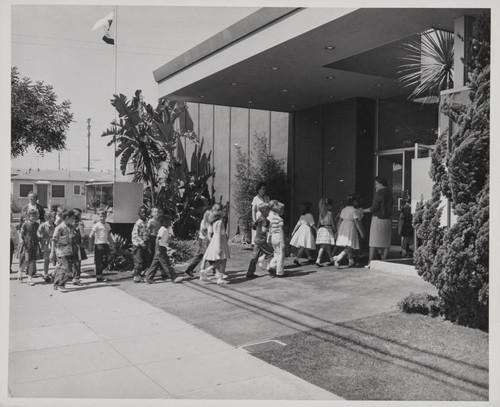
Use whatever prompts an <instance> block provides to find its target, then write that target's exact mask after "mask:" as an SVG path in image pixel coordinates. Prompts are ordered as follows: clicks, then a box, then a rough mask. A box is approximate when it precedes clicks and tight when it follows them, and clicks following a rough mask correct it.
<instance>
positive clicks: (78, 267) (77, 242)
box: [72, 209, 87, 285]
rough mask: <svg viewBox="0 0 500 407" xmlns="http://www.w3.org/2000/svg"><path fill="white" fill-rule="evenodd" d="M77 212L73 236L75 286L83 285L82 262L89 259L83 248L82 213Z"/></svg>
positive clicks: (76, 210) (73, 282)
mask: <svg viewBox="0 0 500 407" xmlns="http://www.w3.org/2000/svg"><path fill="white" fill-rule="evenodd" d="M73 211H74V212H75V224H74V235H73V243H72V244H73V256H74V258H73V281H72V284H73V285H82V283H81V282H80V274H81V272H82V260H86V259H87V254H86V253H85V249H84V248H83V235H84V233H85V232H84V230H85V229H84V228H85V227H84V224H83V222H82V221H81V218H82V211H81V210H80V209H73Z"/></svg>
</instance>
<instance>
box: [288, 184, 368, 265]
mask: <svg viewBox="0 0 500 407" xmlns="http://www.w3.org/2000/svg"><path fill="white" fill-rule="evenodd" d="M345 203H346V205H345V207H344V208H343V209H342V210H341V211H340V214H339V216H338V218H337V219H335V218H334V216H333V214H332V200H331V199H330V198H322V199H320V201H319V204H318V208H319V219H318V222H317V223H315V222H314V217H313V215H312V214H311V207H312V205H311V203H310V202H305V203H304V204H303V205H302V210H301V211H302V215H301V216H300V219H299V221H298V222H297V224H296V225H295V228H294V230H293V232H292V238H291V241H290V245H292V246H294V247H296V248H297V249H298V252H297V257H296V259H295V260H294V263H295V264H296V265H300V262H299V259H300V258H301V257H302V256H303V254H304V252H305V253H306V254H307V257H308V261H309V262H311V263H312V262H313V261H314V259H313V257H312V251H313V250H316V248H317V247H318V254H317V257H316V260H315V263H316V266H317V267H323V264H322V262H321V260H322V257H323V254H324V253H326V255H327V257H328V260H329V263H328V264H329V265H335V267H337V268H338V267H340V262H341V261H342V260H343V259H344V258H345V257H347V259H348V267H352V266H354V265H355V262H354V252H355V250H359V249H360V239H362V238H364V236H365V232H364V230H363V226H362V223H361V219H362V217H363V211H362V209H360V205H359V199H358V197H357V195H355V194H353V195H349V196H348V197H347V199H346V202H345ZM335 247H341V248H343V250H342V251H341V252H340V254H338V255H336V256H334V255H333V250H334V248H335Z"/></svg>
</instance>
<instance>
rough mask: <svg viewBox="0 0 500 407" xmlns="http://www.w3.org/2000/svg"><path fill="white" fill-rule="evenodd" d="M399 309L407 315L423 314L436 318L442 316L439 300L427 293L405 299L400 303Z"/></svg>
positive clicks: (411, 295) (411, 294)
mask: <svg viewBox="0 0 500 407" xmlns="http://www.w3.org/2000/svg"><path fill="white" fill-rule="evenodd" d="M398 307H399V309H400V310H401V311H403V312H406V313H407V314H423V315H430V316H432V317H436V316H438V315H440V314H441V307H440V301H439V298H438V297H436V296H434V295H430V294H427V293H422V294H414V293H410V295H409V296H408V297H406V298H403V299H402V300H401V301H400V302H398Z"/></svg>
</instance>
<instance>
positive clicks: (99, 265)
mask: <svg viewBox="0 0 500 407" xmlns="http://www.w3.org/2000/svg"><path fill="white" fill-rule="evenodd" d="M98 214H99V220H98V221H97V222H96V223H94V225H93V226H92V230H91V231H90V234H89V246H90V247H92V240H94V263H95V277H96V281H97V282H106V281H107V280H106V279H105V278H104V277H103V271H104V269H105V268H106V267H107V266H108V264H109V261H110V248H109V243H110V242H109V240H110V236H109V235H110V233H111V226H109V223H106V217H107V212H106V211H105V210H100V211H99V212H98Z"/></svg>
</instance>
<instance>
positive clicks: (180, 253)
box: [168, 237, 196, 263]
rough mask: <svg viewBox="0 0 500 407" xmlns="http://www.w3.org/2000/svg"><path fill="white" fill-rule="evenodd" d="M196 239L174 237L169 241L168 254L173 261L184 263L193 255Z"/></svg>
mask: <svg viewBox="0 0 500 407" xmlns="http://www.w3.org/2000/svg"><path fill="white" fill-rule="evenodd" d="M195 244H196V241H194V240H185V239H180V238H177V237H174V238H173V239H172V240H171V241H170V242H169V248H170V250H169V251H168V255H169V257H170V259H171V260H172V262H173V263H184V262H186V261H188V260H190V259H191V258H192V257H193V249H194V246H195Z"/></svg>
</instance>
